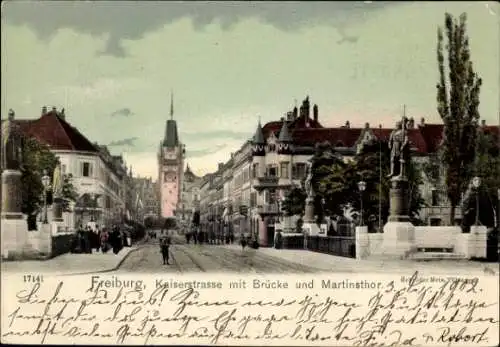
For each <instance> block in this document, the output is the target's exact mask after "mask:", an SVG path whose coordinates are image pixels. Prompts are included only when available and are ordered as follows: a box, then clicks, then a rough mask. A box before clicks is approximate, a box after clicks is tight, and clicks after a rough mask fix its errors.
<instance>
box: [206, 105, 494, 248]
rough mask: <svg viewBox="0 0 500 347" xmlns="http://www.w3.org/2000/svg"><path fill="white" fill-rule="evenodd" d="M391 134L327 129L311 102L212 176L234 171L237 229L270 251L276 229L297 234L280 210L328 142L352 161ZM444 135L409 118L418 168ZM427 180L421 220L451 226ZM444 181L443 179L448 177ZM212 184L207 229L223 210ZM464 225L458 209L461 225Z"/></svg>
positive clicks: (441, 195)
mask: <svg viewBox="0 0 500 347" xmlns="http://www.w3.org/2000/svg"><path fill="white" fill-rule="evenodd" d="M311 111H312V112H311ZM481 128H482V129H486V128H488V129H489V130H488V131H496V132H497V133H498V131H499V129H498V128H499V127H498V126H497V127H487V126H486V124H485V123H484V122H483V123H482V125H481ZM492 129H493V130H492ZM392 130H393V128H392V127H390V128H382V126H378V127H371V126H370V124H368V123H366V124H365V126H364V127H361V128H355V127H351V125H350V123H349V121H346V122H345V124H344V125H343V126H341V127H336V128H325V127H323V126H322V125H321V123H320V122H319V111H318V106H317V105H314V106H313V107H311V106H310V103H309V98H306V99H305V100H304V101H303V102H302V105H301V106H300V110H299V109H297V107H295V108H294V109H293V110H292V111H290V112H287V113H286V115H285V116H284V117H282V118H281V119H280V120H279V121H272V122H268V123H267V124H265V125H264V126H261V124H260V122H259V124H258V125H257V129H256V131H255V135H254V136H253V138H252V140H251V141H246V142H245V143H244V144H243V146H242V147H241V148H240V150H238V151H237V152H236V153H235V154H233V155H232V156H231V158H230V159H229V160H228V162H227V163H229V162H232V165H230V166H228V165H224V164H222V165H219V167H218V170H217V172H215V173H214V174H211V175H208V176H209V177H211V180H212V181H214V177H224V170H230V171H231V172H232V177H233V184H232V185H231V187H232V188H231V189H232V192H228V193H226V194H225V195H228V196H231V201H232V212H233V214H232V216H233V222H234V224H235V225H237V227H235V230H237V231H238V232H240V233H246V234H247V235H250V236H252V237H253V238H254V239H257V240H258V242H259V243H260V244H261V245H262V246H270V245H272V243H273V239H274V235H275V232H276V229H277V228H280V229H282V231H283V232H286V233H293V232H294V228H293V226H294V225H295V223H294V221H295V219H297V217H284V216H283V215H282V213H281V206H280V205H281V202H282V201H283V200H284V198H285V196H286V194H287V192H288V191H289V190H290V188H291V187H293V186H300V185H301V181H302V180H303V179H304V177H305V175H306V171H307V165H308V161H309V160H310V158H311V157H312V156H313V154H314V152H315V146H316V145H317V144H319V143H324V142H326V141H328V142H329V143H330V144H332V145H333V146H334V148H335V152H337V153H339V154H341V155H342V157H343V159H344V160H345V161H349V160H352V159H353V158H354V156H355V155H356V153H357V152H358V151H360V150H361V149H362V147H363V146H364V145H366V144H368V143H370V142H371V141H373V140H382V141H387V140H388V138H389V136H390V134H391V132H392ZM443 130H444V127H443V125H442V124H427V123H426V122H425V120H424V119H421V120H420V123H419V124H416V123H415V121H414V120H413V119H412V118H410V122H409V129H408V137H409V141H410V146H411V151H412V158H413V160H414V162H415V163H417V164H420V165H424V164H425V163H427V162H428V161H429V158H430V157H432V156H434V155H436V152H437V150H438V148H439V146H440V143H441V141H442V138H443ZM227 163H226V164H227ZM423 176H424V177H423V184H422V185H421V186H420V190H421V194H422V197H423V198H424V200H425V203H426V207H424V208H422V210H421V211H420V218H421V219H422V220H423V221H424V222H425V223H427V224H432V225H443V224H446V223H447V221H448V216H449V210H450V208H449V203H448V200H447V197H446V193H445V185H444V181H443V180H441V181H440V182H437V183H436V182H431V180H429V179H428V177H426V176H425V173H424V174H423ZM440 176H441V177H444V172H442V173H441V175H440ZM209 181H210V180H206V182H205V184H204V185H203V188H202V206H203V208H205V211H206V213H207V216H208V219H207V223H208V225H209V226H208V228H210V223H212V224H214V223H216V221H217V218H211V217H210V216H211V215H213V214H214V211H215V212H217V211H218V209H217V208H214V207H216V206H217V201H218V199H217V198H216V195H214V194H213V192H215V187H216V184H213V183H212V184H209ZM205 192H206V193H205ZM205 194H206V195H205ZM210 207H212V210H211V209H210ZM241 211H243V212H244V215H242V214H241V213H240V212H241ZM215 215H216V213H215ZM236 220H244V222H243V223H240V222H236ZM460 220H461V215H460V208H458V209H457V215H456V223H460Z"/></svg>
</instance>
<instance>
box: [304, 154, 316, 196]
mask: <svg viewBox="0 0 500 347" xmlns="http://www.w3.org/2000/svg"><path fill="white" fill-rule="evenodd" d="M312 175H313V173H312V163H311V162H309V163H308V165H307V176H306V180H305V183H304V186H305V190H306V194H307V197H308V198H312V197H313V196H314V190H313V187H312Z"/></svg>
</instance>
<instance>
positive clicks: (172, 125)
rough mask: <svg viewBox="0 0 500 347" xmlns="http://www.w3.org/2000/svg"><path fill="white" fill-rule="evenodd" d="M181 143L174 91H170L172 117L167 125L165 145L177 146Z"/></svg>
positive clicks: (164, 138)
mask: <svg viewBox="0 0 500 347" xmlns="http://www.w3.org/2000/svg"><path fill="white" fill-rule="evenodd" d="M178 145H179V135H178V133H177V122H176V121H175V120H174V93H170V119H168V120H167V124H166V125H165V136H164V137H163V146H165V147H176V146H178Z"/></svg>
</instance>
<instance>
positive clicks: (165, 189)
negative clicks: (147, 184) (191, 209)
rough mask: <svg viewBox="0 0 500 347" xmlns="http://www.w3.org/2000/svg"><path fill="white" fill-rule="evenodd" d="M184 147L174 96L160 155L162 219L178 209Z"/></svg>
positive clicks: (173, 213) (159, 172)
mask: <svg viewBox="0 0 500 347" xmlns="http://www.w3.org/2000/svg"><path fill="white" fill-rule="evenodd" d="M184 155H185V149H184V145H183V144H182V143H181V142H180V140H179V134H178V132H177V123H176V121H175V120H174V96H173V93H172V94H171V95H170V119H168V120H167V124H166V125H165V136H164V137H163V141H162V142H161V143H160V150H159V153H158V185H159V190H160V199H161V201H160V217H163V218H167V217H173V216H175V214H176V210H177V209H178V204H179V201H180V193H181V189H182V180H183V177H182V176H183V173H184Z"/></svg>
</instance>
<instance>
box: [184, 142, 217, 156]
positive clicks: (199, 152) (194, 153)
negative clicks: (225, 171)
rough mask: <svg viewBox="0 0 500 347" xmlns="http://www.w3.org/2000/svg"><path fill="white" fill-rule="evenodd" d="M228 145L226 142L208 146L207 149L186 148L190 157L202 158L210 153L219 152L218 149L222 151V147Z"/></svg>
mask: <svg viewBox="0 0 500 347" xmlns="http://www.w3.org/2000/svg"><path fill="white" fill-rule="evenodd" d="M226 147H227V145H226V144H220V145H216V146H214V147H213V148H206V149H197V150H196V149H195V150H188V149H187V150H186V156H187V157H188V158H201V157H205V156H207V155H210V154H214V153H217V152H218V151H220V150H221V149H224V148H226Z"/></svg>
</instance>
